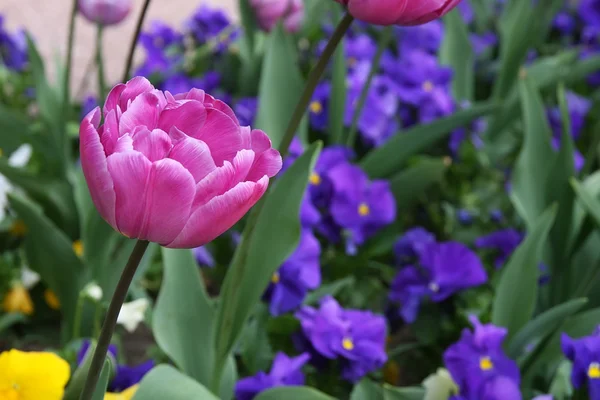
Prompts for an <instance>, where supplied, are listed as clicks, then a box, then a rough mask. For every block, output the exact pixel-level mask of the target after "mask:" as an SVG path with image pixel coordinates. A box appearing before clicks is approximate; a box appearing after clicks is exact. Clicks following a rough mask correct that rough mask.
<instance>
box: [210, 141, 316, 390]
mask: <svg viewBox="0 0 600 400" xmlns="http://www.w3.org/2000/svg"><path fill="white" fill-rule="evenodd" d="M320 150H321V144H320V143H316V144H314V145H313V146H312V147H311V148H310V149H308V150H307V151H306V152H305V153H304V154H303V155H302V156H301V157H300V158H298V160H296V162H295V163H294V164H292V166H291V167H290V169H289V170H288V171H287V172H286V173H285V174H284V175H283V176H282V177H281V178H280V179H279V180H278V181H277V182H276V183H275V185H274V187H273V188H272V190H271V191H270V193H268V195H267V197H266V198H265V199H264V206H263V207H262V209H261V210H262V212H260V214H259V215H258V217H257V219H256V223H255V225H254V229H253V230H252V232H250V233H249V235H248V237H245V236H242V242H241V244H240V245H239V246H238V248H237V250H236V253H235V255H234V258H233V261H232V264H231V266H230V268H229V271H228V273H227V276H226V278H225V282H224V284H223V288H222V291H221V298H222V301H221V302H220V303H219V309H218V314H217V315H218V316H217V325H216V327H217V330H216V332H217V334H216V351H217V353H216V362H215V365H216V367H215V374H216V376H218V375H219V374H220V371H221V369H222V368H223V365H224V360H225V359H226V358H227V356H228V354H229V353H230V351H231V349H232V348H233V346H234V344H235V342H236V340H237V338H238V337H239V335H240V333H241V332H242V329H243V326H244V324H245V323H246V321H247V319H248V317H249V316H250V313H251V311H252V310H253V309H254V306H255V304H256V303H257V302H258V301H260V297H261V295H262V294H263V292H264V290H265V289H266V287H267V286H268V284H269V281H270V279H271V277H272V275H273V273H274V272H275V271H276V270H277V268H278V267H279V266H280V265H281V264H282V263H283V262H284V261H285V260H286V258H287V257H289V255H290V254H291V253H292V252H293V251H294V249H295V248H296V246H297V245H298V241H299V240H300V221H299V218H298V215H299V212H300V204H301V200H302V197H303V195H304V191H305V190H306V185H307V183H308V177H309V175H310V173H311V171H312V169H313V167H314V164H315V162H316V160H317V157H318V155H319V152H320ZM245 235H246V234H245ZM215 384H216V382H213V387H214V385H215Z"/></svg>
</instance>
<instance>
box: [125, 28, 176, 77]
mask: <svg viewBox="0 0 600 400" xmlns="http://www.w3.org/2000/svg"><path fill="white" fill-rule="evenodd" d="M139 43H140V44H141V45H142V47H143V48H144V49H145V50H146V59H145V60H144V63H143V64H142V65H141V66H140V67H139V68H138V70H137V71H136V73H135V75H141V76H146V77H149V76H151V75H153V74H157V73H160V74H169V73H172V72H173V71H175V70H176V69H177V68H178V67H179V64H181V62H182V61H183V35H182V34H181V33H179V32H177V31H176V30H174V29H173V28H171V27H170V26H169V25H167V24H165V23H164V22H160V21H153V22H152V24H151V25H150V30H148V31H145V32H142V33H141V34H140V39H139Z"/></svg>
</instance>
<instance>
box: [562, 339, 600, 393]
mask: <svg viewBox="0 0 600 400" xmlns="http://www.w3.org/2000/svg"><path fill="white" fill-rule="evenodd" d="M561 347H562V351H563V353H564V354H565V357H567V358H568V359H569V360H571V362H573V369H572V371H571V383H572V384H573V386H574V387H575V388H576V389H579V388H581V387H583V386H584V385H586V384H587V386H588V391H589V396H590V400H600V327H598V328H596V330H595V331H594V333H592V334H591V335H590V336H585V337H583V338H581V339H573V338H571V337H569V336H568V335H567V334H565V333H563V334H562V336H561Z"/></svg>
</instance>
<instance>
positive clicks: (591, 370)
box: [587, 362, 600, 379]
mask: <svg viewBox="0 0 600 400" xmlns="http://www.w3.org/2000/svg"><path fill="white" fill-rule="evenodd" d="M587 374H588V377H589V378H590V379H600V363H597V362H593V363H590V366H589V367H588V371H587Z"/></svg>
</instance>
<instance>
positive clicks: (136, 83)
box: [119, 76, 154, 112]
mask: <svg viewBox="0 0 600 400" xmlns="http://www.w3.org/2000/svg"><path fill="white" fill-rule="evenodd" d="M153 90H154V86H152V84H151V83H150V81H149V80H148V79H146V78H145V77H143V76H136V77H135V78H132V79H131V80H129V81H128V82H127V83H126V84H125V88H124V89H123V91H122V92H121V96H120V99H119V105H120V106H121V110H123V112H125V110H127V109H128V107H129V103H130V102H133V100H134V99H135V98H136V97H138V96H139V95H141V94H142V93H149V92H152V91H153Z"/></svg>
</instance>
